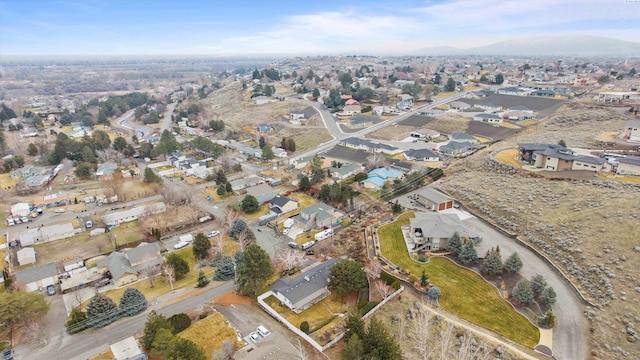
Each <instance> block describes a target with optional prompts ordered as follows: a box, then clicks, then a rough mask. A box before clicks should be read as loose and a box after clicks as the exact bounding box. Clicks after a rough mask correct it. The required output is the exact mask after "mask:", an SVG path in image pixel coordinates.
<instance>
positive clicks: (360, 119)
mask: <svg viewBox="0 0 640 360" xmlns="http://www.w3.org/2000/svg"><path fill="white" fill-rule="evenodd" d="M371 124H373V121H372V120H371V119H370V118H368V117H365V116H354V117H352V118H351V119H349V126H352V127H364V126H369V125H371Z"/></svg>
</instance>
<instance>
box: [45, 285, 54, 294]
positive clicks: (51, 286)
mask: <svg viewBox="0 0 640 360" xmlns="http://www.w3.org/2000/svg"><path fill="white" fill-rule="evenodd" d="M55 294H56V288H55V287H53V285H47V295H49V296H53V295H55Z"/></svg>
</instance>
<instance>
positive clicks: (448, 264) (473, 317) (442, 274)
mask: <svg viewBox="0 0 640 360" xmlns="http://www.w3.org/2000/svg"><path fill="white" fill-rule="evenodd" d="M412 217H414V214H413V213H411V212H409V213H405V214H402V215H401V216H399V217H398V219H397V220H396V221H395V222H393V223H390V224H387V225H384V226H381V227H380V228H379V229H378V237H379V239H380V251H381V253H382V255H383V256H385V257H386V258H387V259H389V260H390V261H391V262H393V263H394V264H395V265H396V266H399V267H400V268H402V269H405V270H408V271H410V272H411V274H414V275H416V276H420V274H421V273H422V270H423V269H424V270H425V271H426V273H427V275H428V276H429V279H430V282H431V284H432V285H434V286H437V287H439V288H440V290H441V292H442V296H441V297H440V299H439V303H440V305H441V306H442V307H443V308H444V309H446V310H448V311H450V312H452V313H454V314H456V315H458V316H460V317H462V318H464V319H467V320H469V321H471V322H473V323H475V324H478V325H480V326H483V327H485V328H487V329H489V330H492V331H495V332H497V333H499V334H502V335H503V336H505V337H507V338H509V339H511V340H513V341H516V342H518V343H520V344H523V345H525V346H528V347H531V348H533V347H534V346H535V345H536V344H537V343H538V340H539V338H540V332H539V330H538V328H536V327H535V326H534V325H533V324H531V323H530V322H529V320H527V318H526V317H524V316H523V315H522V314H520V313H518V312H517V311H516V310H514V309H513V308H512V307H511V305H510V304H509V303H507V302H506V301H505V300H503V299H502V298H501V297H500V294H499V293H498V290H497V289H496V288H495V287H493V286H492V285H491V284H489V283H488V282H486V281H485V280H484V279H482V277H480V276H479V275H478V274H476V273H474V272H473V271H470V270H466V269H464V268H461V267H459V266H457V265H456V264H454V263H453V262H452V261H450V260H449V259H447V258H441V257H432V258H431V259H430V261H429V263H427V264H420V263H418V262H415V261H413V260H412V259H411V258H410V257H409V254H408V252H407V250H406V245H405V242H404V239H403V237H402V232H401V230H400V227H401V226H402V225H404V224H408V223H409V219H410V218H412Z"/></svg>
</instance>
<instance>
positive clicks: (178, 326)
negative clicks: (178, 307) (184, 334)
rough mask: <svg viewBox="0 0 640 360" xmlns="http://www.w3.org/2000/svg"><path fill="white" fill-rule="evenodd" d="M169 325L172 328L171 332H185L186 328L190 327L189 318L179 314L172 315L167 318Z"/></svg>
mask: <svg viewBox="0 0 640 360" xmlns="http://www.w3.org/2000/svg"><path fill="white" fill-rule="evenodd" d="M169 323H170V324H171V326H173V330H174V331H175V332H176V333H179V332H180V331H182V330H185V329H186V328H188V327H189V326H191V318H189V315H187V314H185V313H179V314H175V315H172V316H171V317H170V318H169Z"/></svg>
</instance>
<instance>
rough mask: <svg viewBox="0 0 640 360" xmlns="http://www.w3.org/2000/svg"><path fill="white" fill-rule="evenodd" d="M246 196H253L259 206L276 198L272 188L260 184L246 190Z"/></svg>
mask: <svg viewBox="0 0 640 360" xmlns="http://www.w3.org/2000/svg"><path fill="white" fill-rule="evenodd" d="M247 195H253V196H255V197H256V199H258V203H259V204H260V205H262V204H264V203H266V202H267V201H270V200H271V199H273V198H274V197H275V196H276V192H275V191H274V190H273V188H272V187H271V186H269V185H267V184H260V185H258V186H254V187H250V188H248V189H247Z"/></svg>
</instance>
